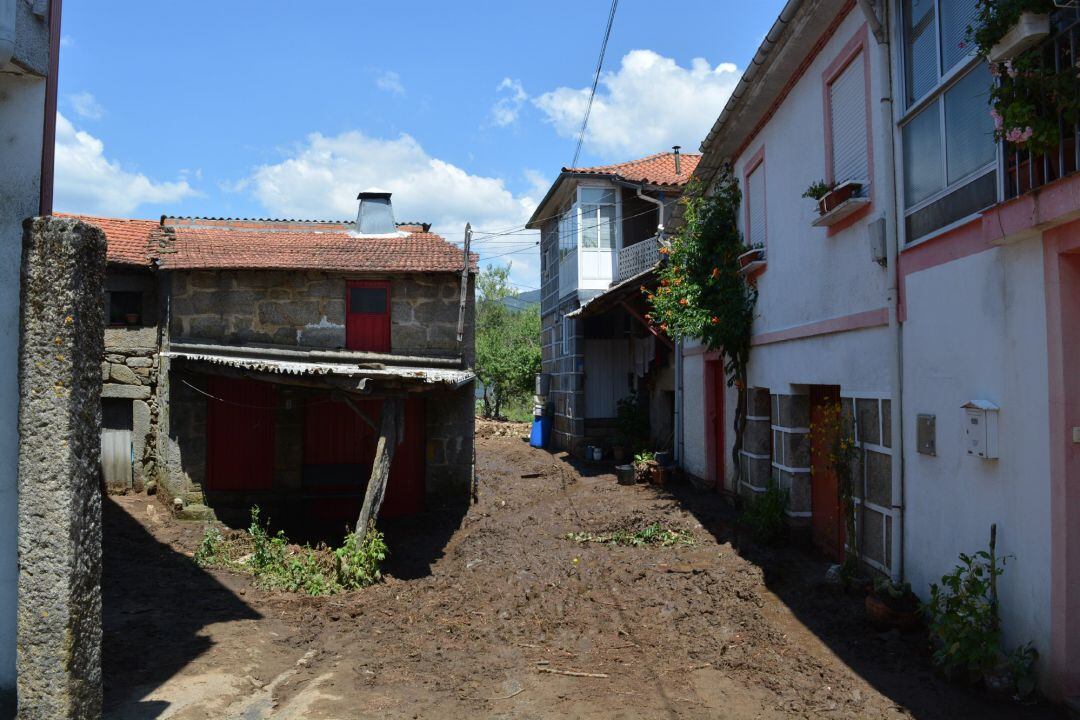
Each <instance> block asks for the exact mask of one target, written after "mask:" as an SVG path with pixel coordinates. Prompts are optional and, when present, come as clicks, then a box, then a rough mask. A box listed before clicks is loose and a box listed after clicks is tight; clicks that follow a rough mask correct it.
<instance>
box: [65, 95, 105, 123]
mask: <svg viewBox="0 0 1080 720" xmlns="http://www.w3.org/2000/svg"><path fill="white" fill-rule="evenodd" d="M67 99H68V102H69V103H71V107H72V109H73V110H74V111H75V114H76V115H78V116H79V117H82V118H86V119H87V120H100V119H101V118H102V117H104V115H105V108H104V107H102V105H101V103H99V102H98V101H97V98H95V97H94V96H93V94H92V93H88V92H80V93H74V94H72V95H68V98H67Z"/></svg>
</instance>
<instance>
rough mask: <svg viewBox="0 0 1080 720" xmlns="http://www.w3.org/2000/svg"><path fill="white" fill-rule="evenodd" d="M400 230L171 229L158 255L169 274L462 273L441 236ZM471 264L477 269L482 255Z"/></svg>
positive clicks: (457, 254)
mask: <svg viewBox="0 0 1080 720" xmlns="http://www.w3.org/2000/svg"><path fill="white" fill-rule="evenodd" d="M166 222H168V221H166ZM399 227H400V228H401V230H400V231H401V232H402V233H403V234H402V235H401V236H399V237H363V236H355V235H352V234H350V232H348V231H347V230H345V229H343V228H342V229H339V228H338V227H335V226H332V225H331V226H327V227H323V226H316V227H311V228H310V229H302V230H298V229H292V228H290V229H284V230H281V229H277V227H276V226H275V224H274V223H266V222H263V223H251V222H248V223H246V224H245V225H244V226H243V227H224V226H220V227H214V226H205V225H202V226H196V227H190V226H185V225H166V226H164V227H162V228H160V229H159V230H158V231H157V232H155V234H154V240H155V243H154V245H155V248H154V250H153V254H154V256H155V257H156V258H157V259H158V263H159V265H160V266H161V267H162V268H163V269H165V270H194V269H222V270H224V269H236V270H239V269H265V270H272V269H291V270H339V271H344V272H378V273H410V272H459V271H460V270H461V249H460V248H458V247H456V246H454V245H453V244H451V243H449V242H447V241H446V240H444V239H443V238H442V237H440V236H439V235H436V234H434V233H431V232H423V231H422V230H423V226H413V225H407V226H399ZM418 231H419V232H418ZM471 259H472V262H471V263H470V264H471V267H472V269H473V270H475V269H476V268H477V264H478V259H477V256H476V255H475V254H474V255H473V256H472V258H471Z"/></svg>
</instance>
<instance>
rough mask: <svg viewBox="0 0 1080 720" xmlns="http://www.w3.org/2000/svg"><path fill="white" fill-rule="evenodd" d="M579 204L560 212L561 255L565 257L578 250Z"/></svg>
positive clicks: (573, 204)
mask: <svg viewBox="0 0 1080 720" xmlns="http://www.w3.org/2000/svg"><path fill="white" fill-rule="evenodd" d="M577 216H578V206H577V203H572V204H571V205H569V206H567V207H566V208H563V211H562V212H561V213H560V214H559V257H561V258H563V257H566V256H567V255H569V254H570V253H572V252H577V246H578V237H577V235H578V218H577Z"/></svg>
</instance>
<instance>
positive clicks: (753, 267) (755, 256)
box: [738, 248, 766, 275]
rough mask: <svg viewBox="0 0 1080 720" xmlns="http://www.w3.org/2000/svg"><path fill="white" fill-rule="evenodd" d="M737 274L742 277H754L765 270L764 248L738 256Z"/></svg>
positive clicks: (751, 250) (753, 249)
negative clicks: (739, 273)
mask: <svg viewBox="0 0 1080 720" xmlns="http://www.w3.org/2000/svg"><path fill="white" fill-rule="evenodd" d="M738 260H739V272H741V273H742V274H743V275H756V274H757V273H758V272H760V271H761V270H764V269H765V265H766V262H765V248H752V249H750V250H747V251H746V252H744V253H743V254H742V255H740V256H739V258H738Z"/></svg>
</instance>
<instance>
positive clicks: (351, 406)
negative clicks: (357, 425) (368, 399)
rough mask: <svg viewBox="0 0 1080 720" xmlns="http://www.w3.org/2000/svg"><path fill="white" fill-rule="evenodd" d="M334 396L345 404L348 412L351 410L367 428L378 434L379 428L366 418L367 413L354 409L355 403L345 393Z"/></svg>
mask: <svg viewBox="0 0 1080 720" xmlns="http://www.w3.org/2000/svg"><path fill="white" fill-rule="evenodd" d="M334 395H335V396H336V397H340V398H341V399H342V400H343V401H344V402H345V404H346V405H348V406H349V409H350V410H352V411H353V412H354V413H356V414H357V415H358V416H359V417H360V419H361V420H363V421H364V422H366V423H367V424H368V425H369V426H371V429H372V430H374V431H375V432H379V426H378V425H376V424H375V421H374V420H372V419H371V418H369V417H368V416H367V413H365V412H364V411H363V410H361V409H360V408H358V407H356V403H354V402H353V401H352V398H350V397H349V396H348V395H346V394H345V393H334ZM387 402H390V401H389V400H388V401H387Z"/></svg>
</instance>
